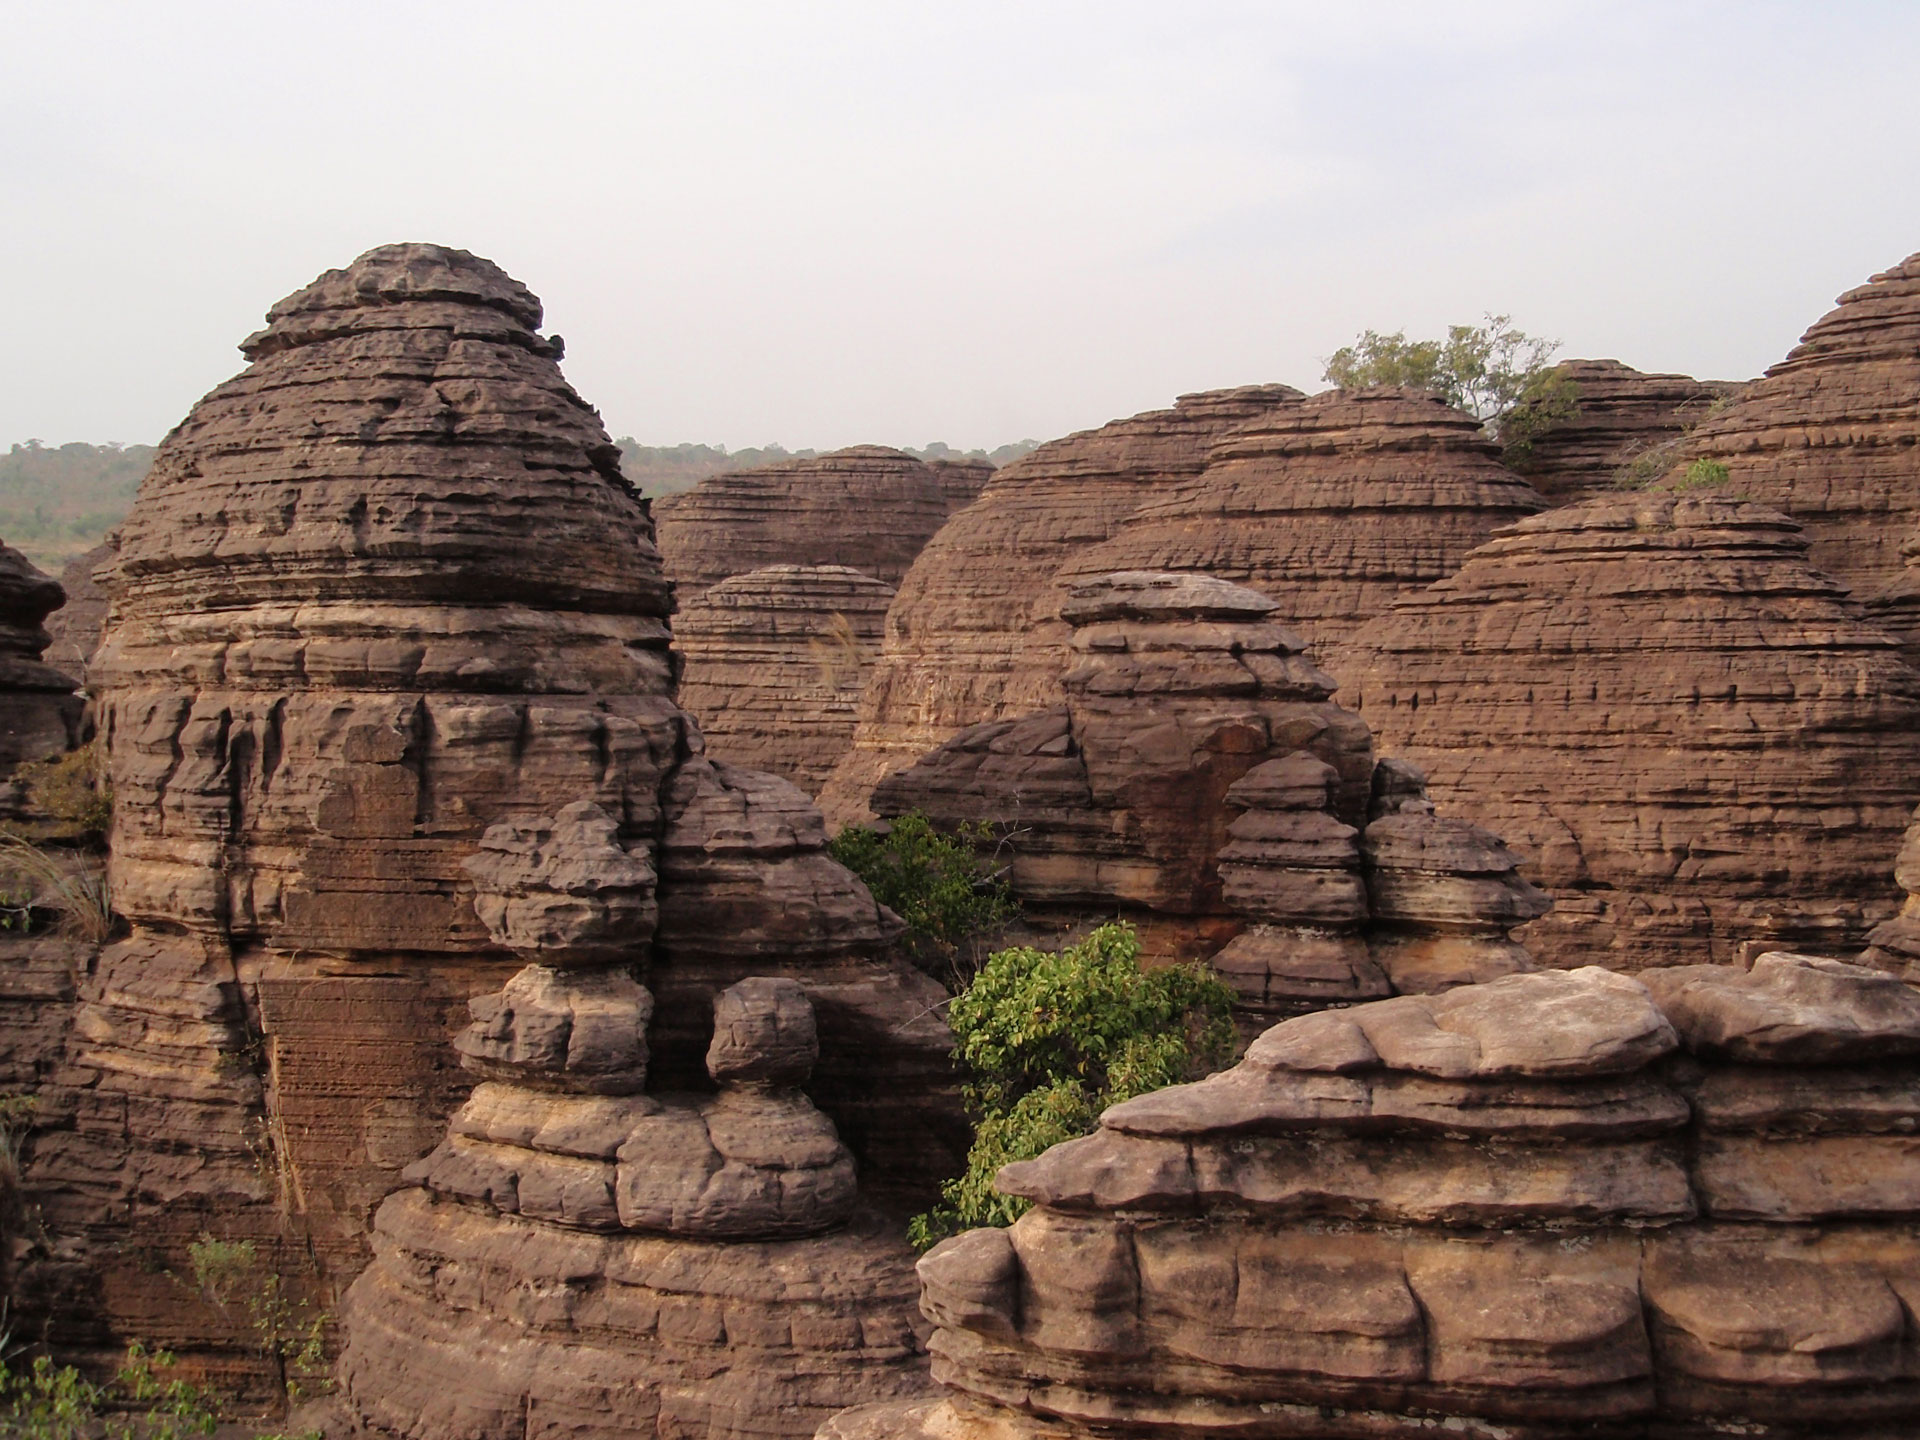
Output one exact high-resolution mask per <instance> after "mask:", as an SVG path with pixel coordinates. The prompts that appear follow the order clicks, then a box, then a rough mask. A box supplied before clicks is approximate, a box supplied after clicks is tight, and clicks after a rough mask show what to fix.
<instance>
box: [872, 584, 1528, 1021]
mask: <svg viewBox="0 0 1920 1440" xmlns="http://www.w3.org/2000/svg"><path fill="white" fill-rule="evenodd" d="M1278 612H1279V607H1278V605H1277V604H1276V602H1274V601H1273V600H1271V599H1269V598H1267V597H1266V596H1264V595H1261V594H1258V593H1256V592H1255V591H1253V590H1250V589H1248V588H1246V587H1245V586H1240V585H1234V584H1231V583H1229V582H1227V581H1224V580H1219V579H1216V578H1214V577H1212V576H1207V575H1190V574H1177V573H1165V572H1142V571H1126V572H1120V573H1116V574H1112V575H1105V576H1098V577H1094V578H1091V579H1089V580H1086V581H1084V582H1081V583H1079V584H1076V585H1074V586H1073V587H1072V588H1071V589H1070V590H1069V591H1068V595H1067V599H1066V602H1065V603H1064V605H1063V606H1062V607H1061V611H1060V613H1061V617H1062V619H1063V621H1064V622H1065V623H1067V624H1070V625H1072V626H1073V630H1072V636H1071V640H1070V647H1071V649H1070V653H1071V655H1072V657H1073V663H1072V664H1071V665H1070V667H1069V668H1068V669H1067V671H1066V673H1065V675H1064V676H1063V677H1062V679H1061V685H1062V688H1063V689H1064V691H1065V693H1066V697H1067V698H1066V703H1065V704H1064V705H1059V706H1054V707H1051V708H1049V709H1046V710H1042V711H1039V712H1037V713H1035V714H1032V715H1027V716H1022V717H1020V718H1018V719H1013V720H1001V721H993V722H989V723H987V724H984V725H977V726H973V727H971V728H969V729H967V730H963V731H962V732H961V733H960V734H959V735H957V736H955V737H954V738H953V739H952V740H950V741H948V742H947V743H946V744H945V745H943V746H941V747H940V748H938V749H937V750H934V751H933V752H932V753H930V754H928V755H927V756H925V757H923V758H922V759H921V760H920V761H919V762H918V763H917V764H915V765H912V766H909V767H907V768H906V769H904V770H900V771H897V772H895V773H894V774H893V775H891V776H889V777H888V778H887V779H886V780H885V781H883V782H882V783H881V785H880V786H879V787H878V788H877V789H876V790H875V791H874V797H873V803H874V805H875V807H876V809H878V810H879V811H880V812H881V813H882V814H883V815H899V814H904V813H906V812H907V811H910V810H919V811H922V812H924V813H925V814H927V815H928V817H929V818H931V819H932V820H933V821H934V822H935V823H936V824H938V825H941V826H944V827H946V828H949V829H958V828H959V827H961V826H962V825H967V824H973V825H978V824H981V823H986V824H990V825H996V826H999V827H1001V828H1003V829H1004V830H1005V831H1006V832H1007V833H1006V838H1005V841H1004V844H1005V846H1006V852H1007V854H1008V855H1009V856H1010V857H1011V858H1010V865H1009V869H1008V879H1009V882H1010V884H1011V885H1012V887H1013V889H1014V891H1015V893H1016V894H1017V895H1019V897H1020V899H1021V901H1022V903H1023V904H1024V905H1025V906H1026V907H1027V909H1028V911H1029V913H1030V914H1031V915H1033V916H1035V917H1036V918H1038V919H1041V920H1043V921H1044V919H1045V918H1046V917H1049V916H1053V917H1057V919H1058V920H1059V921H1061V922H1064V923H1074V922H1076V921H1079V920H1084V919H1091V918H1093V917H1096V916H1101V915H1111V914H1113V913H1114V912H1115V911H1116V910H1118V911H1119V912H1120V913H1123V914H1125V915H1127V916H1128V917H1129V918H1130V919H1132V920H1133V921H1134V922H1135V923H1136V925H1138V926H1139V927H1140V928H1141V930H1142V932H1143V934H1144V935H1146V936H1147V938H1148V943H1149V946H1150V948H1151V949H1152V950H1154V951H1156V952H1159V953H1162V954H1171V955H1178V956H1180V957H1182V958H1203V957H1204V958H1208V959H1209V960H1210V963H1211V964H1212V965H1213V966H1214V968H1215V969H1216V970H1218V971H1219V972H1220V974H1221V975H1222V977H1223V978H1225V979H1226V980H1227V981H1228V982H1229V983H1230V984H1232V985H1233V986H1234V988H1235V990H1236V992H1237V993H1238V994H1239V996H1240V999H1241V1002H1242V1004H1243V1007H1244V1008H1245V1010H1246V1012H1247V1013H1248V1014H1250V1015H1253V1016H1267V1017H1271V1016H1276V1015H1285V1014H1294V1013H1298V1012H1299V1011H1302V1010H1308V1009H1319V1008H1322V1007H1324V1006H1326V1005H1330V1004H1350V1003H1353V1002H1355V1001H1360V1000H1368V999H1373V998H1376V997H1379V996H1383V995H1392V994H1396V993H1401V992H1410V991H1411V992H1419V991H1429V990H1439V989H1444V988H1447V987H1449V986H1452V985H1458V984H1464V983H1468V982H1471V981H1474V980H1483V979H1490V978H1492V977H1494V976H1496V975H1502V974H1507V973H1510V972H1512V971H1516V970H1527V969H1531V968H1532V962H1531V960H1530V959H1529V957H1528V956H1527V954H1526V951H1525V950H1524V949H1522V948H1521V947H1520V946H1519V945H1517V944H1515V943H1514V942H1513V940H1512V939H1511V936H1510V932H1511V930H1512V929H1513V927H1515V926H1517V925H1520V924H1523V923H1525V922H1526V921H1528V920H1531V919H1534V918H1535V917H1537V916H1538V915H1540V914H1541V913H1543V912H1544V910H1545V909H1546V901H1545V897H1543V896H1542V895H1540V893H1539V892H1538V891H1536V890H1534V889H1533V887H1532V886H1530V885H1528V884H1527V883H1526V882H1525V881H1523V880H1521V879H1520V878H1519V876H1518V874H1517V873H1516V866H1517V865H1518V863H1519V857H1518V856H1516V855H1515V854H1513V853H1512V852H1511V851H1509V850H1507V849H1506V848H1505V847H1504V846H1503V845H1501V844H1500V842H1499V841H1498V840H1497V839H1496V838H1495V837H1494V836H1492V835H1490V834H1488V833H1487V832H1485V831H1483V830H1480V829H1478V828H1477V827H1475V826H1473V825H1470V824H1467V823H1466V822H1464V821H1460V820H1455V819H1447V818H1443V817H1440V816H1438V815H1436V814H1435V813H1434V807H1433V805H1432V804H1431V803H1430V802H1428V801H1427V799H1426V795H1425V790H1424V777H1422V776H1421V775H1420V774H1419V773H1418V772H1417V771H1415V770H1413V769H1412V768H1411V767H1409V766H1406V765H1402V764H1396V763H1392V762H1387V763H1379V762H1377V761H1376V757H1375V755H1374V751H1373V740H1372V736H1371V734H1370V733H1369V732H1368V730H1367V727H1366V725H1365V723H1364V722H1362V721H1361V719H1360V718H1359V717H1358V716H1357V715H1355V714H1354V713H1353V712H1352V711H1349V710H1344V709H1342V708H1341V707H1340V706H1338V705H1336V704H1334V703H1332V701H1331V699H1330V698H1329V697H1330V696H1331V694H1332V691H1333V681H1332V680H1331V679H1330V678H1329V677H1328V676H1327V675H1325V674H1324V673H1323V672H1321V671H1320V670H1319V669H1317V668H1316V667H1315V666H1314V664H1313V662H1312V661H1311V660H1310V659H1308V657H1307V656H1306V654H1305V653H1304V651H1303V648H1302V646H1301V644H1300V641H1299V638H1298V637H1297V636H1295V635H1294V634H1293V633H1292V632H1291V631H1290V630H1288V629H1287V628H1286V627H1285V626H1283V625H1281V624H1279V623H1278V621H1277V619H1276V616H1277V614H1278Z"/></svg>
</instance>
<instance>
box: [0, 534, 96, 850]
mask: <svg viewBox="0 0 1920 1440" xmlns="http://www.w3.org/2000/svg"><path fill="white" fill-rule="evenodd" d="M65 600H66V592H65V591H64V590H63V589H61V588H60V582H59V581H57V580H54V579H52V578H51V577H49V576H46V575H42V574H41V573H40V572H39V571H38V570H37V569H35V568H34V565H33V562H32V561H30V560H28V559H27V557H26V556H24V555H22V554H21V553H20V552H19V551H18V550H15V549H13V548H11V547H10V546H7V545H0V820H9V821H19V820H25V819H30V818H31V816H30V815H29V813H28V812H29V802H28V800H27V797H26V795H25V793H24V792H23V791H22V789H21V787H20V786H19V784H18V783H17V782H16V781H14V780H13V779H12V778H11V772H12V771H13V769H14V768H15V767H16V766H18V765H20V764H22V763H25V762H28V761H34V760H48V759H52V758H53V757H54V756H56V755H61V754H64V753H65V752H66V751H68V750H71V749H72V748H73V747H74V746H75V745H76V744H78V743H79V740H80V727H81V710H82V704H81V700H80V697H79V696H77V695H75V694H74V693H73V692H74V691H75V689H77V688H78V686H79V683H80V682H79V681H78V680H76V679H75V678H74V677H73V676H71V675H68V674H67V673H65V672H64V671H61V670H56V669H54V667H53V666H51V665H49V664H47V663H46V662H45V661H43V660H42V659H41V658H40V656H41V652H42V651H44V650H45V649H46V648H47V646H48V644H49V643H50V642H51V638H52V637H50V636H49V635H48V634H47V631H46V629H45V628H44V624H45V621H46V618H47V616H48V615H49V614H50V613H52V612H54V611H56V610H58V609H59V607H60V606H61V605H62V604H63V603H65Z"/></svg>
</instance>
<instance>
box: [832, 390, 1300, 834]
mask: <svg viewBox="0 0 1920 1440" xmlns="http://www.w3.org/2000/svg"><path fill="white" fill-rule="evenodd" d="M1299 398H1300V392H1299V391H1297V390H1294V389H1292V388H1291V387H1289V386H1286V385H1251V386H1245V387H1242V388H1240V389H1236V390H1213V391H1207V392H1204V393H1201V394H1197V395H1183V396H1182V397H1180V399H1179V400H1178V401H1176V402H1175V403H1174V406H1173V408H1172V409H1170V410H1150V411H1148V412H1146V413H1145V414H1141V415H1135V416H1133V417H1131V418H1130V419H1126V420H1116V421H1113V422H1112V423H1111V424H1108V425H1104V426H1102V427H1101V428H1099V429H1098V430H1088V431H1083V432H1081V433H1079V434H1076V435H1069V436H1067V437H1066V438H1064V439H1061V440H1054V441H1051V442H1049V443H1048V444H1045V445H1042V446H1041V447H1040V448H1039V449H1037V450H1033V451H1031V452H1029V453H1028V454H1026V455H1023V456H1021V457H1020V458H1019V459H1018V460H1015V461H1014V462H1013V463H1012V464H1010V465H1006V466H1004V467H1002V468H1001V469H999V470H997V471H995V472H994V474H993V477H992V478H991V479H990V480H989V481H988V483H987V486H986V488H985V489H984V490H982V491H981V492H980V497H979V499H978V500H976V501H975V502H974V503H973V504H972V505H970V506H968V507H967V509H966V510H964V511H962V512H961V513H960V514H958V515H956V516H955V517H954V519H953V521H952V523H950V524H948V525H947V526H946V527H945V528H943V529H942V530H941V531H940V532H939V534H938V535H936V536H935V537H934V539H933V540H932V541H930V542H929V543H928V545H927V547H926V549H925V550H924V551H923V552H922V553H921V555H920V557H919V558H918V559H917V560H915V562H914V565H913V569H912V571H911V572H910V573H909V574H908V576H907V577H906V579H904V580H903V581H901V582H900V593H899V594H898V595H897V596H896V597H895V598H894V602H893V606H892V608H891V609H890V610H889V611H888V616H887V633H886V641H885V645H884V647H883V649H882V651H881V656H880V661H879V663H878V665H877V666H876V667H875V671H874V674H873V676H872V678H871V679H870V680H869V681H868V684H867V687H866V692H865V694H864V695H863V697H862V699H861V704H860V723H859V728H858V730H857V731H856V732H855V736H854V747H853V749H852V750H851V751H850V752H848V754H847V755H846V756H845V757H844V759H843V760H842V761H841V763H840V764H839V765H838V766H837V767H836V770H835V774H834V777H833V779H832V780H831V781H830V782H829V783H828V785H827V787H826V789H825V790H824V791H823V792H822V794H821V797H820V803H821V807H822V809H823V810H825V811H826V813H827V816H828V818H829V820H830V821H832V822H833V823H835V824H836V825H838V824H844V823H846V822H848V821H852V820H859V819H864V818H867V817H868V816H869V815H870V813H871V812H870V811H869V809H868V806H867V800H868V797H869V795H870V794H871V792H872V789H873V787H874V785H875V784H876V783H878V781H879V780H880V779H881V778H882V777H883V776H885V775H886V774H887V772H888V771H890V770H893V769H895V768H896V767H898V766H900V765H903V764H906V763H907V762H909V761H911V760H913V759H914V758H916V757H917V756H919V755H922V754H924V753H925V752H927V751H928V750H931V749H932V748H933V747H934V746H936V745H938V744H940V743H941V742H942V741H944V740H946V739H947V738H948V737H950V736H952V735H953V734H955V733H956V732H958V731H960V730H962V729H964V728H965V727H967V726H969V725H976V724H979V723H981V722H983V721H988V720H999V719H1005V718H1007V717H1009V716H1013V715H1018V714H1021V713H1023V712H1026V711H1031V710H1036V709H1041V708H1044V707H1045V706H1048V705H1055V704H1058V703H1059V702H1060V700H1061V691H1060V688H1059V680H1058V675H1059V672H1060V670H1061V668H1062V665H1061V661H1062V660H1063V658H1064V656H1065V652H1066V638H1067V627H1066V625H1065V624H1064V623H1063V622H1062V621H1061V620H1060V619H1059V607H1060V604H1061V602H1062V600H1064V599H1065V595H1066V592H1065V588H1064V587H1063V586H1061V585H1058V584H1056V583H1055V580H1054V576H1055V575H1056V573H1057V572H1058V571H1059V570H1060V568H1061V567H1062V566H1063V565H1065V564H1067V563H1068V562H1069V561H1070V560H1072V559H1073V558H1074V557H1075V556H1076V555H1078V554H1079V553H1080V552H1081V551H1083V550H1085V549H1086V548H1088V547H1089V546H1092V545H1097V544H1099V543H1100V542H1101V541H1103V540H1105V539H1107V538H1108V537H1109V536H1111V535H1112V534H1113V533H1114V531H1115V530H1116V529H1117V528H1118V526H1119V524H1120V522H1121V521H1123V520H1124V519H1125V518H1126V517H1127V516H1128V515H1130V514H1132V513H1133V511H1134V510H1136V509H1138V508H1139V507H1140V505H1142V504H1143V503H1145V502H1146V501H1148V500H1151V499H1153V498H1155V497H1156V496H1157V495H1159V494H1160V493H1162V492H1163V491H1164V490H1165V489H1166V487H1167V486H1168V485H1169V484H1171V483H1173V482H1175V481H1177V480H1181V479H1186V478H1190V477H1192V476H1195V475H1198V474H1199V473H1200V471H1201V470H1202V469H1204V468H1205V465H1206V458H1207V452H1208V450H1209V448H1210V447H1211V446H1212V444H1213V442H1214V440H1215V439H1217V438H1218V437H1219V436H1221V435H1223V434H1225V433H1226V432H1227V431H1229V430H1231V429H1233V428H1234V427H1236V426H1238V425H1241V424H1243V423H1245V422H1246V421H1248V420H1253V419H1256V418H1258V417H1259V416H1261V415H1264V414H1266V413H1268V412H1270V411H1272V410H1274V409H1276V408H1281V407H1286V406H1289V405H1291V404H1293V403H1294V402H1296V401H1298V400H1299Z"/></svg>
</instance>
